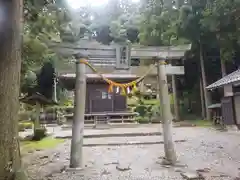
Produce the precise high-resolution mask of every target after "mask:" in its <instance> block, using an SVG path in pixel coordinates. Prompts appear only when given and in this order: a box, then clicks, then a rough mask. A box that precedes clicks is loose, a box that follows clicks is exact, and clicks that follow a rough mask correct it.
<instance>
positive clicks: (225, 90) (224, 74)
mask: <svg viewBox="0 0 240 180" xmlns="http://www.w3.org/2000/svg"><path fill="white" fill-rule="evenodd" d="M222 54H223V51H222V50H220V58H221V60H220V62H221V72H222V77H224V76H226V75H227V69H226V64H225V61H224V59H223V55H222ZM223 92H224V96H226V95H227V89H226V86H223Z"/></svg>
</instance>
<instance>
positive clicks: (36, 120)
mask: <svg viewBox="0 0 240 180" xmlns="http://www.w3.org/2000/svg"><path fill="white" fill-rule="evenodd" d="M40 112H41V105H40V103H39V102H37V103H36V112H35V118H34V134H35V131H36V129H37V128H39V127H40V122H39V121H40Z"/></svg>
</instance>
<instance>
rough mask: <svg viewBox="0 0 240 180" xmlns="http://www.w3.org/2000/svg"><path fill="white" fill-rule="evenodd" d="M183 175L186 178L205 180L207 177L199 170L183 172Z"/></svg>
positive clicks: (189, 179) (188, 179)
mask: <svg viewBox="0 0 240 180" xmlns="http://www.w3.org/2000/svg"><path fill="white" fill-rule="evenodd" d="M180 174H181V176H182V177H183V178H184V179H186V180H204V179H205V178H204V177H203V176H202V175H200V174H199V173H197V172H194V171H193V172H182V173H180Z"/></svg>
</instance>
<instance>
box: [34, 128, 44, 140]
mask: <svg viewBox="0 0 240 180" xmlns="http://www.w3.org/2000/svg"><path fill="white" fill-rule="evenodd" d="M46 136H47V130H46V128H37V129H35V131H34V136H33V138H32V140H34V141H40V140H41V139H43V138H44V137H46Z"/></svg>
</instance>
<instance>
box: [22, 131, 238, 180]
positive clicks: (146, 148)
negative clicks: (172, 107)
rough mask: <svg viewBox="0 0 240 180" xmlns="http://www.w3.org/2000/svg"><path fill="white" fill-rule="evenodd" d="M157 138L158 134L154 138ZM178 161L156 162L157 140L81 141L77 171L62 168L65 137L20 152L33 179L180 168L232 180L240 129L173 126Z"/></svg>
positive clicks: (171, 175) (178, 171)
mask: <svg viewBox="0 0 240 180" xmlns="http://www.w3.org/2000/svg"><path fill="white" fill-rule="evenodd" d="M158 138H159V139H158ZM160 139H161V137H160V136H144V137H131V138H128V137H121V138H120V137H112V138H91V140H90V139H87V140H85V142H87V141H89V140H90V141H92V143H97V142H100V141H101V142H103V143H105V144H107V143H109V141H110V140H111V141H116V142H119V141H121V142H127V141H129V140H131V141H140V142H146V141H147V142H149V141H152V140H154V141H157V140H159V141H160ZM181 139H182V140H183V139H184V140H186V141H182V142H179V143H176V150H177V154H178V157H179V160H180V162H181V164H185V165H187V166H181V167H168V166H162V165H160V164H158V163H157V162H159V161H160V160H161V157H162V156H163V155H164V149H163V145H162V144H152V145H132V146H95V147H84V164H85V168H84V170H83V171H82V172H65V171H64V166H65V165H66V166H67V165H69V154H70V141H69V140H67V141H66V142H65V143H64V144H62V145H60V146H59V147H58V148H56V149H54V150H49V151H45V152H37V153H35V154H33V155H29V157H26V158H25V162H27V167H28V171H29V175H30V177H31V179H35V180H40V179H41V180H42V179H46V180H75V179H76V180H83V179H84V180H85V179H89V180H93V179H97V180H108V179H109V180H155V179H156V180H174V179H176V180H182V179H184V178H183V174H185V175H186V174H188V175H189V176H190V175H191V174H192V173H195V174H196V170H198V171H199V172H200V173H201V174H202V175H203V176H204V177H205V179H206V180H228V179H229V180H234V178H236V177H238V176H239V172H240V171H239V168H240V153H239V152H240V134H238V133H228V132H218V131H214V130H211V129H207V128H197V127H194V128H175V129H174V140H181Z"/></svg>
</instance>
